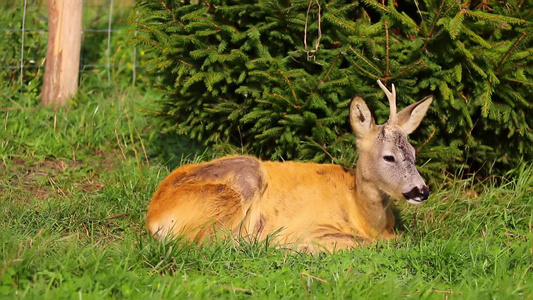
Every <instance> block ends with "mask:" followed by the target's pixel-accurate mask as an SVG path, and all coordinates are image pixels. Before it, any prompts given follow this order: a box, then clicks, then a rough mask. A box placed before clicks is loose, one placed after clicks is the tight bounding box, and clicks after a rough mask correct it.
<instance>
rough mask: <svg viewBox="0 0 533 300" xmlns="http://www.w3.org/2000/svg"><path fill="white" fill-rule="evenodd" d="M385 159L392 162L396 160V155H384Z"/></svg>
mask: <svg viewBox="0 0 533 300" xmlns="http://www.w3.org/2000/svg"><path fill="white" fill-rule="evenodd" d="M383 159H384V160H385V161H386V162H390V163H393V162H395V159H394V156H392V155H385V156H383Z"/></svg>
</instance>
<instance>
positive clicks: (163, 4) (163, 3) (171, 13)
mask: <svg viewBox="0 0 533 300" xmlns="http://www.w3.org/2000/svg"><path fill="white" fill-rule="evenodd" d="M159 3H161V5H162V6H163V7H164V8H165V10H166V11H168V12H169V13H170V15H171V16H172V20H174V22H176V23H178V24H180V25H181V26H184V25H183V23H181V22H180V21H179V20H178V18H176V15H175V14H174V12H173V11H172V10H171V9H169V8H168V7H167V5H166V4H165V1H163V0H159Z"/></svg>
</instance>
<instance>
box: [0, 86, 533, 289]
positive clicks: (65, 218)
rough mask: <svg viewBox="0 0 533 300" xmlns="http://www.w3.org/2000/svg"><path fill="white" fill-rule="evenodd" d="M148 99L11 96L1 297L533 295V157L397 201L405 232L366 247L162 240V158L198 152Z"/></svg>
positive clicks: (4, 142) (4, 112) (129, 95)
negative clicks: (173, 138)
mask: <svg viewBox="0 0 533 300" xmlns="http://www.w3.org/2000/svg"><path fill="white" fill-rule="evenodd" d="M150 97H152V95H150V94H148V95H142V94H140V93H139V92H138V91H136V90H134V89H128V88H125V89H123V90H121V91H119V92H113V91H105V90H100V91H99V92H94V91H92V92H91V91H83V92H82V93H80V97H79V99H77V101H76V103H75V104H73V105H72V106H71V107H70V108H69V109H66V110H62V111H59V112H57V113H55V112H54V111H51V110H47V109H43V108H39V107H38V106H35V105H34V104H35V101H34V100H32V99H29V100H9V97H7V98H6V97H4V99H8V100H5V101H4V100H2V101H3V102H0V103H2V105H1V108H0V228H2V230H0V241H1V242H2V243H1V248H0V297H2V298H4V297H5V298H11V299H12V298H52V299H57V298H79V299H101V298H122V297H126V298H140V299H146V298H176V297H186V296H187V297H191V298H199V299H200V298H201V299H204V298H213V297H224V298H244V297H252V298H273V299H278V298H322V299H325V298H326V299H345V298H355V299H358V298H377V299H380V298H382V299H395V298H438V299H440V298H456V299H465V298H471V299H488V298H495V299H501V298H503V299H532V298H533V232H532V231H533V229H532V224H533V196H532V194H533V188H532V182H533V167H532V165H531V163H525V164H523V165H521V166H517V169H516V171H515V172H514V173H513V174H511V175H512V176H514V179H508V180H507V179H504V180H501V181H500V183H499V184H497V185H496V184H493V183H490V182H484V183H476V184H475V185H474V184H473V183H472V182H471V181H469V180H466V181H465V180H462V181H461V180H456V181H454V182H452V183H450V184H449V186H450V187H448V188H446V189H438V190H436V192H435V193H434V194H433V195H432V196H431V197H430V199H429V201H428V203H427V204H425V205H422V206H416V207H415V206H410V205H408V204H406V203H404V202H399V203H398V208H399V212H400V214H401V216H402V221H403V227H404V229H403V230H402V232H403V233H402V235H401V237H400V238H399V239H398V240H395V241H389V242H381V243H377V244H375V245H372V246H370V247H367V248H361V249H354V250H351V251H344V252H339V253H336V254H332V255H319V256H309V255H301V254H297V253H289V252H285V251H281V250H276V249H273V248H272V247H270V246H269V245H268V243H257V244H246V243H241V244H234V243H225V242H222V241H221V242H218V243H216V244H215V245H211V246H208V247H203V248H200V249H199V248H195V247H191V246H186V245H183V244H180V243H172V242H170V243H158V242H156V241H154V240H153V239H152V238H151V237H150V236H149V235H148V234H147V231H146V230H145V228H144V215H145V212H146V206H147V203H148V201H149V199H150V197H151V194H152V193H153V191H154V190H155V188H156V186H157V184H158V182H160V181H161V180H162V179H163V178H164V177H165V176H166V175H167V174H168V172H169V170H168V169H167V168H166V167H164V166H163V165H168V163H170V164H172V163H173V162H175V161H176V159H177V160H179V159H180V158H181V157H182V156H184V157H185V156H186V155H187V154H191V153H193V152H194V149H192V148H188V145H187V144H180V143H176V142H174V143H168V141H165V140H162V137H160V136H159V135H157V134H155V130H156V128H154V127H153V126H152V125H151V121H150V119H149V118H146V116H145V114H143V113H142V111H141V109H150V105H148V104H147V103H148V99H149V98H150ZM34 107H37V108H34ZM161 152H163V153H167V154H168V155H166V156H161V155H156V154H159V153H161ZM172 154H175V157H174V158H172ZM190 158H191V159H192V158H194V156H193V155H192V156H190Z"/></svg>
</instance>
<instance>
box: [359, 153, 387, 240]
mask: <svg viewBox="0 0 533 300" xmlns="http://www.w3.org/2000/svg"><path fill="white" fill-rule="evenodd" d="M364 175H365V174H364V171H363V168H361V166H360V165H359V163H358V166H357V169H356V177H355V180H356V182H355V184H356V197H355V202H356V206H357V209H358V214H359V222H360V223H361V225H362V228H364V230H365V231H366V234H367V235H369V237H372V238H376V237H378V236H380V235H382V233H383V232H384V231H385V230H388V229H389V228H388V227H389V226H390V225H391V222H394V220H389V219H390V218H391V217H392V214H391V213H389V212H388V211H389V210H390V207H389V196H388V195H387V194H385V193H384V192H383V191H381V190H380V189H379V188H378V186H377V185H376V184H375V183H374V182H372V181H371V180H369V179H367V178H366V177H365V176H364Z"/></svg>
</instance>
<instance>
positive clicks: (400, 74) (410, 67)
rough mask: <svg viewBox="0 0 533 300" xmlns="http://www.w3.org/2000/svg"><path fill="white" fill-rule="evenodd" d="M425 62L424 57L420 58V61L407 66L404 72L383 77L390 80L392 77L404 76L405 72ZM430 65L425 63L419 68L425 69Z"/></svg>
mask: <svg viewBox="0 0 533 300" xmlns="http://www.w3.org/2000/svg"><path fill="white" fill-rule="evenodd" d="M423 62H424V59H420V60H419V61H417V62H416V63H414V64H412V65H411V66H409V67H407V68H406V69H405V70H403V71H402V72H400V73H398V74H396V75H394V76H392V77H390V78H383V80H390V79H395V78H400V77H402V76H403V75H404V74H405V73H407V72H409V71H411V70H412V69H414V68H416V67H417V66H418V65H419V64H421V63H423ZM426 67H428V65H427V64H424V65H421V66H419V67H418V69H423V68H426Z"/></svg>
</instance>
